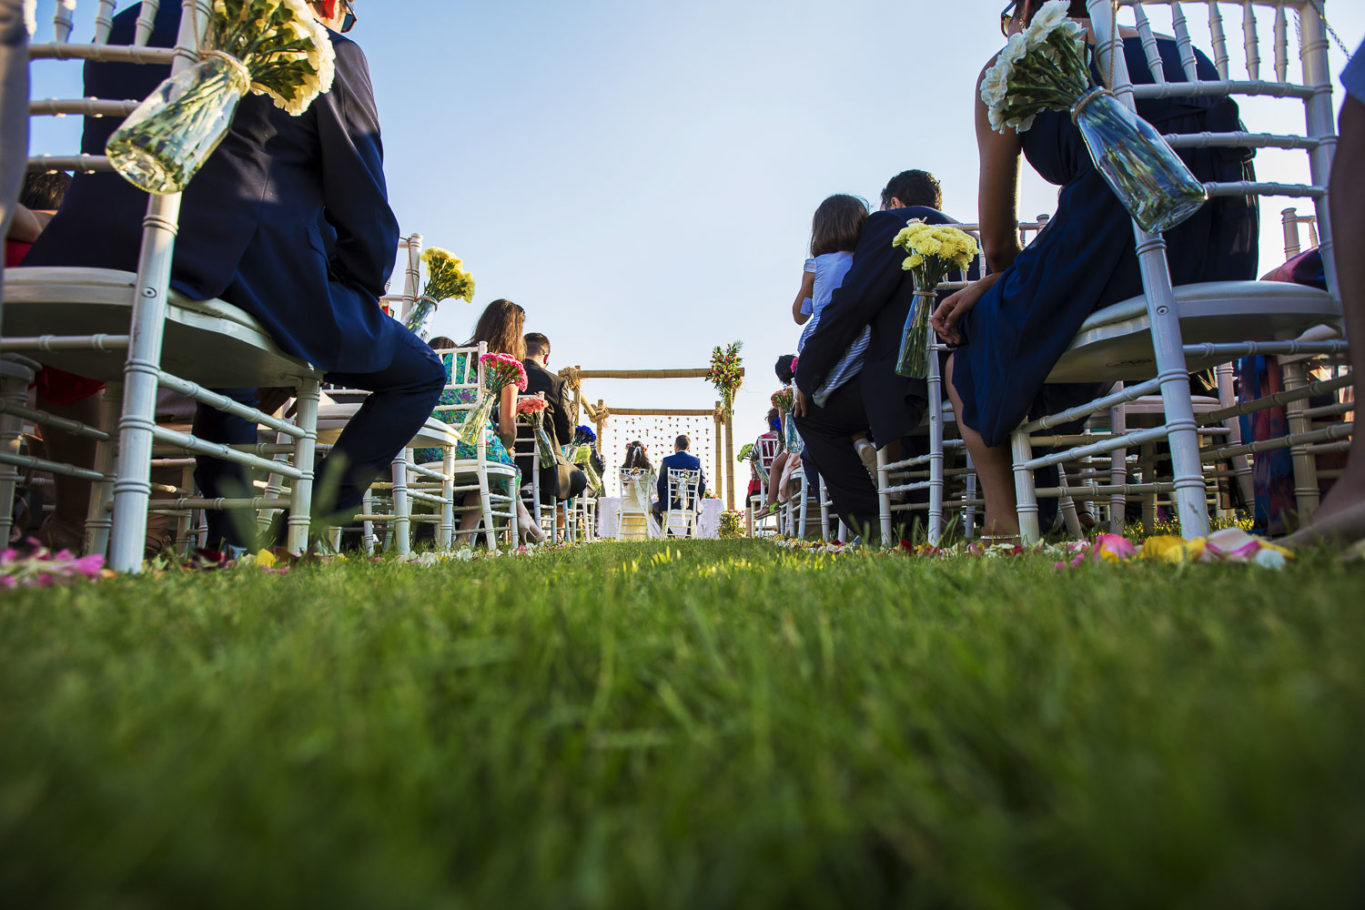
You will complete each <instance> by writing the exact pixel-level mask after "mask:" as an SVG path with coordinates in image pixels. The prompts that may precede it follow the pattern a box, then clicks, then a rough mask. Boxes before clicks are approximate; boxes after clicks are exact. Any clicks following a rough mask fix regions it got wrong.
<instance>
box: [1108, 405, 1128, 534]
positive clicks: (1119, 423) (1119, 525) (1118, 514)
mask: <svg viewBox="0 0 1365 910" xmlns="http://www.w3.org/2000/svg"><path fill="white" fill-rule="evenodd" d="M1122 390H1123V383H1121V382H1120V383H1115V384H1114V391H1115V392H1120V391H1122ZM1109 431H1110V432H1111V433H1113V434H1114V435H1115V436H1122V435H1123V434H1124V433H1127V432H1128V409H1127V408H1126V407H1124V406H1123V405H1122V404H1117V405H1115V406H1114V407H1113V408H1111V409H1110V410H1109ZM1109 482H1110V483H1111V484H1113V485H1114V486H1121V485H1123V484H1126V483H1127V482H1128V450H1127V449H1115V450H1114V451H1112V452H1110V453H1109ZM1127 511H1128V497H1127V496H1125V495H1124V494H1123V493H1114V494H1112V495H1111V496H1110V497H1109V533H1111V534H1122V533H1123V525H1124V521H1125V519H1126V517H1127V516H1126V514H1125V513H1126V512H1127Z"/></svg>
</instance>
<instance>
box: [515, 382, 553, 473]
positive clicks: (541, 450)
mask: <svg viewBox="0 0 1365 910" xmlns="http://www.w3.org/2000/svg"><path fill="white" fill-rule="evenodd" d="M547 406H548V403H547V402H546V401H545V397H544V396H543V395H528V396H526V397H525V398H519V399H517V416H518V417H524V418H526V421H527V422H528V423H530V424H531V426H533V427H535V431H536V459H537V460H538V461H539V462H540V466H541V467H542V468H553V467H554V466H555V462H556V459H555V446H554V443H553V442H551V441H550V435H549V434H548V433H546V432H545V408H546V407H547Z"/></svg>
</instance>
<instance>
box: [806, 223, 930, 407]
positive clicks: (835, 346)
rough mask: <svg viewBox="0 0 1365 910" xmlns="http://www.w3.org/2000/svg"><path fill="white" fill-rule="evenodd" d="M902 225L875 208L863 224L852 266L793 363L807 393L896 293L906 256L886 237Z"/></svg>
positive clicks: (890, 236)
mask: <svg viewBox="0 0 1365 910" xmlns="http://www.w3.org/2000/svg"><path fill="white" fill-rule="evenodd" d="M903 227H905V222H904V219H903V218H902V217H901V216H899V215H895V214H892V213H890V212H876V213H874V214H873V215H871V216H869V217H868V219H867V223H866V224H864V225H863V233H862V236H861V237H860V238H859V239H858V245H857V246H856V247H855V248H854V250H853V265H852V266H851V267H850V268H849V270H848V274H847V275H845V276H844V281H843V284H841V285H840V286H839V287H838V288H837V289H836V290H835V291H834V295H833V296H832V297H831V298H830V301H829V303H828V304H827V305H826V306H825V308H824V310H823V311H822V312H821V313H820V324H819V325H818V326H817V327H816V328H815V331H813V332H811V333H810V335H808V336H807V337H806V344H805V347H804V348H803V349H802V351H801V359H800V361H798V363H797V365H796V385H797V388H799V389H801V391H803V392H805V393H806V394H807V395H814V394H815V390H816V389H818V388H820V386H821V385H823V384H824V382H825V378H826V377H827V376H828V375H829V373H830V371H831V370H832V369H834V366H835V364H837V363H838V362H839V358H841V357H843V356H844V352H845V351H846V350H848V346H849V345H850V344H852V343H853V341H854V340H855V339H856V338H857V337H858V333H860V332H861V331H862V330H863V328H864V327H865V326H867V325H869V324H870V323H871V322H872V320H873V319H874V318H875V317H876V315H877V312H878V311H879V310H880V309H881V308H882V307H883V306H885V305H886V302H887V301H888V300H889V299H890V298H891V296H892V295H893V294H894V293H895V291H896V288H897V286H898V285H899V284H900V282H901V277H902V271H901V262H902V261H903V260H904V258H905V256H904V254H903V253H902V252H901V251H900V250H898V249H896V248H895V247H893V246H892V245H891V241H892V240H893V239H895V236H896V234H897V233H898V232H899V231H900V229H901V228H903Z"/></svg>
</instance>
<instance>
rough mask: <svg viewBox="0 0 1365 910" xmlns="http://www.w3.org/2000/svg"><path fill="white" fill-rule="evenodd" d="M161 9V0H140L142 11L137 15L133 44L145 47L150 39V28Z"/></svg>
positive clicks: (153, 25)
mask: <svg viewBox="0 0 1365 910" xmlns="http://www.w3.org/2000/svg"><path fill="white" fill-rule="evenodd" d="M160 9H161V0H142V11H141V12H140V13H138V16H137V30H136V31H135V32H134V33H133V44H134V46H136V47H146V45H147V42H148V41H150V40H152V29H153V27H155V25H156V14H157V12H159V11H160Z"/></svg>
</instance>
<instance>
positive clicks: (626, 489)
mask: <svg viewBox="0 0 1365 910" xmlns="http://www.w3.org/2000/svg"><path fill="white" fill-rule="evenodd" d="M620 483H621V509H620V512H619V514H618V518H617V522H616V539H617V540H647V539H649V536H650V520H651V518H652V516H651V515H650V496H651V495H652V494H653V490H654V475H653V473H651V472H649V471H646V470H645V469H644V468H621V472H620Z"/></svg>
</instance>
